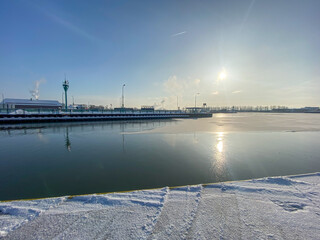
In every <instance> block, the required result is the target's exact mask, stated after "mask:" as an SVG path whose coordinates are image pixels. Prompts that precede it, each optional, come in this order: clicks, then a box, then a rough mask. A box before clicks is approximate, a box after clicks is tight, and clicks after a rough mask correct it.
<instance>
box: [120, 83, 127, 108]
mask: <svg viewBox="0 0 320 240" xmlns="http://www.w3.org/2000/svg"><path fill="white" fill-rule="evenodd" d="M125 86H126V84H123V85H122V106H121V107H122V108H124V87H125Z"/></svg>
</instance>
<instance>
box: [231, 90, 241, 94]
mask: <svg viewBox="0 0 320 240" xmlns="http://www.w3.org/2000/svg"><path fill="white" fill-rule="evenodd" d="M241 92H242V90H236V91H233V92H232V93H233V94H236V93H241Z"/></svg>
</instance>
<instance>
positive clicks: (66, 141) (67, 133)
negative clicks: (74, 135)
mask: <svg viewBox="0 0 320 240" xmlns="http://www.w3.org/2000/svg"><path fill="white" fill-rule="evenodd" d="M65 146H66V148H67V150H68V151H69V152H71V141H70V139H69V128H68V127H67V128H66V139H65Z"/></svg>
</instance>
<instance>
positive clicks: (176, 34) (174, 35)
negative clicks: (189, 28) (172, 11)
mask: <svg viewBox="0 0 320 240" xmlns="http://www.w3.org/2000/svg"><path fill="white" fill-rule="evenodd" d="M185 33H187V32H185V31H184V32H179V33H175V34H172V35H171V37H176V36H179V35H182V34H185Z"/></svg>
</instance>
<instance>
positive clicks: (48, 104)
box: [1, 98, 62, 109]
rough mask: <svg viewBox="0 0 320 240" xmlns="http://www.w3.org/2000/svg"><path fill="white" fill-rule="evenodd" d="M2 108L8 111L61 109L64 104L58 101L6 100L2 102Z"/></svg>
mask: <svg viewBox="0 0 320 240" xmlns="http://www.w3.org/2000/svg"><path fill="white" fill-rule="evenodd" d="M1 107H2V108H6V109H27V108H37V109H61V107H62V104H61V103H59V102H58V101H56V100H34V99H14V98H5V99H3V101H2V102H1Z"/></svg>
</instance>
